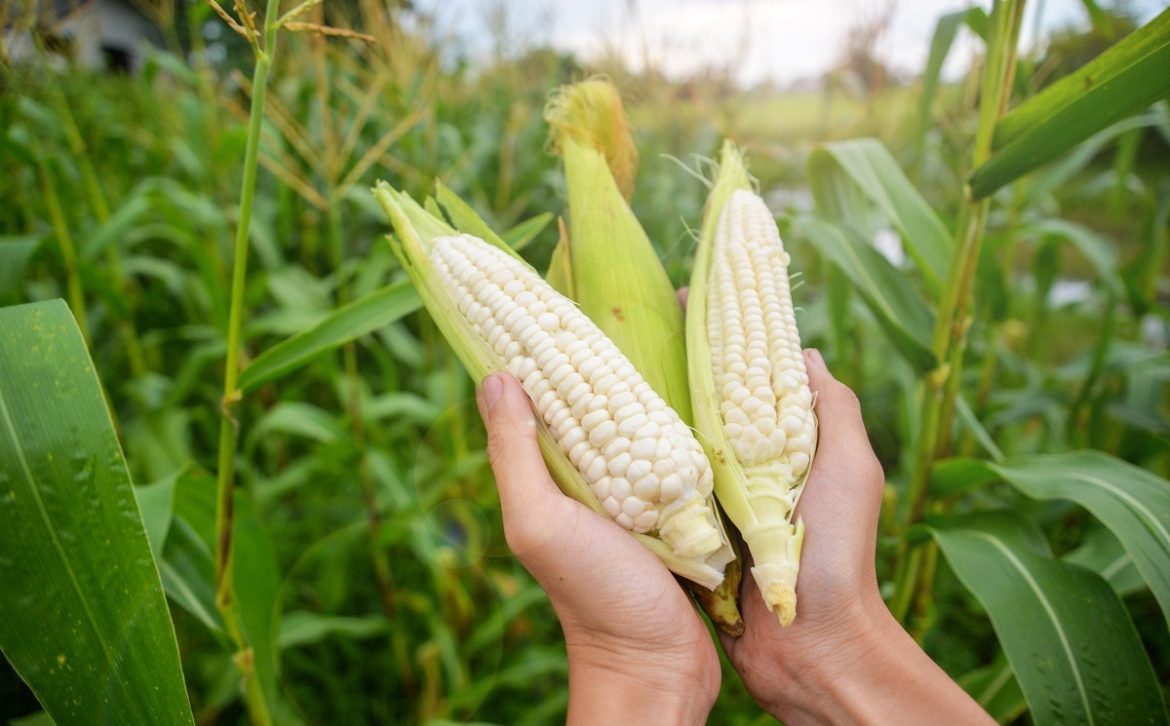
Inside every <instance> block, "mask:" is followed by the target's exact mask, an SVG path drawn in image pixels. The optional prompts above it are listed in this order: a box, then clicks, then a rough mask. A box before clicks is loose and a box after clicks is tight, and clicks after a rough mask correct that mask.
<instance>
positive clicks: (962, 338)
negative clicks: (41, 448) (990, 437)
mask: <svg viewBox="0 0 1170 726" xmlns="http://www.w3.org/2000/svg"><path fill="white" fill-rule="evenodd" d="M1023 12H1024V0H1000V1H997V2H996V3H995V5H994V6H993V8H992V14H991V27H992V29H993V30H992V34H991V38H990V40H989V44H988V48H987V55H986V58H985V59H984V67H983V78H982V88H981V93H980V108H979V125H978V128H977V130H976V134H975V144H974V149H973V151H972V155H971V168H972V169H977V168H979V167H980V166H981V165H982V164H983V163H984V162H985V161H987V159H988V158H990V156H991V144H992V139H993V138H994V136H995V126H996V123H997V122H998V121H999V119H1000V117H1001V116H1003V113H1004V110H1005V109H1006V107H1007V103H1008V100H1009V99H1010V97H1011V87H1012V79H1013V78H1014V76H1015V66H1016V47H1017V45H1018V39H1019V33H1020V21H1021V18H1022V17H1023ZM990 207H991V200H990V198H989V197H984V198H982V199H976V198H975V196H974V195H973V193H972V191H971V188H970V186H969V185H967V186H966V187H965V188H964V192H963V202H962V206H961V208H960V211H959V224H958V234H957V238H958V240H959V248H958V250H957V251H956V254H955V256H954V258H953V259H952V261H951V269H950V274H949V275H948V277H947V284H946V285H944V286H943V288H942V289H943V290H944V291H945V292H944V297H943V299H942V305H941V306H940V308H939V312H938V316H937V318H936V322H935V329H934V339H933V346H932V348H933V352H934V357H935V360H937V361H938V366H937V367H936V368H935V369H934V370H933V371H931V372H930V373H929V374H928V375H927V378H926V382H925V390H924V392H923V396H922V413H921V421H922V436H921V438H920V440H919V442H918V449H917V452H916V458H915V463H914V469H913V473H912V475H911V479H910V486H909V489H908V492H907V510H906V514H905V522H904V524H905V528H904V530H903V531H904V532H905V531H907V530H909V528H911V527H913V526H914V525H916V524H918V523H919V522H921V521H922V519H923V516H924V515H925V514H926V512H927V509H928V506H929V496H928V493H929V485H930V473H931V468H932V467H933V466H934V462H935V461H937V460H939V459H941V458H944V457H946V456H947V455H948V454H949V452H950V449H951V437H952V431H953V426H952V422H953V420H954V413H955V399H956V397H957V396H958V391H959V382H960V380H961V378H962V375H961V374H962V367H963V354H964V352H965V351H966V348H967V333H968V331H969V330H970V327H971V323H972V317H971V298H972V295H971V292H972V286H973V285H974V282H975V271H976V268H977V266H978V263H979V253H980V250H981V249H982V247H983V236H984V231H985V229H986V226H987V214H988V211H989V210H990ZM933 547H934V545H927V546H924V547H918V548H911V547H910V546H909V545H908V544H905V543H904V544H903V551H902V553H901V556H900V557H899V558H898V563H899V566H898V571H897V572H896V573H895V576H894V579H895V589H894V595H893V598H892V599H891V601H890V609H891V611H892V612H893V613H894V615H895V616H896V617H897V618H898V619H899V620H902V621H905V620H906V618H907V615H908V614H909V611H910V607H911V605H912V604H913V602H914V601H915V599H916V597H917V595H918V593H919V592H920V591H928V590H929V589H930V586H931V581H932V580H933V569H934V568H933V562H934V560H935V558H934V556H933V555H932V554H931V552H929V550H931V549H932V548H933Z"/></svg>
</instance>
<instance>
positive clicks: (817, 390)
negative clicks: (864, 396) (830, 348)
mask: <svg viewBox="0 0 1170 726" xmlns="http://www.w3.org/2000/svg"><path fill="white" fill-rule="evenodd" d="M804 361H805V367H806V368H807V369H808V383H809V387H810V388H811V389H812V391H813V393H814V394H816V412H817V419H818V423H817V425H818V429H819V433H818V435H817V458H818V460H819V459H821V458H822V457H824V458H826V459H828V460H830V461H834V460H837V461H840V460H849V459H856V457H857V456H858V455H859V454H863V453H866V452H868V453H869V454H870V455H871V456H872V455H873V447H872V446H870V443H869V436H868V435H867V434H866V433H865V423H864V421H862V418H861V404H860V403H859V402H858V400H857V394H855V393H854V392H853V391H852V390H851V389H850V388H849V386H846V385H845V384H844V383H841V382H840V381H838V380H837V379H836V378H834V377H833V374H832V373H830V372H829V369H828V367H827V366H825V359H824V358H823V357H822V356H821V354H820V351H818V350H816V349H815V348H808V349H806V350H805V351H804Z"/></svg>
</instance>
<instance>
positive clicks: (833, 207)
mask: <svg viewBox="0 0 1170 726" xmlns="http://www.w3.org/2000/svg"><path fill="white" fill-rule="evenodd" d="M808 177H809V183H810V184H811V185H812V192H813V196H814V197H815V199H816V203H817V211H818V212H819V213H820V215H821V216H822V217H824V218H825V219H827V220H828V221H829V222H832V223H833V224H836V225H840V226H842V227H845V228H853V229H855V230H856V231H858V232H861V233H863V234H864V233H865V232H867V230H866V229H865V226H864V225H862V224H860V221H861V220H863V219H865V218H866V216H867V214H866V210H864V209H862V208H860V207H861V205H863V204H872V205H873V206H875V207H876V208H877V209H878V210H880V212H881V214H882V215H883V216H884V217H885V218H886V219H887V220H888V221H889V223H890V224H891V225H893V226H894V228H895V229H897V230H898V233H899V234H900V235H901V237H902V243H903V244H904V245H905V247H906V251H907V252H908V253H909V254H910V257H912V258H913V259H914V261H915V263H917V265H918V269H919V270H920V271H921V272H922V276H923V279H924V280H925V281H926V286H927V288H928V289H929V290H930V291H931V292H932V293H935V294H937V293H938V290H939V288H940V287H941V285H942V281H943V280H944V279H946V275H947V268H948V267H949V265H950V259H951V254H952V253H953V251H954V248H955V243H954V239H953V238H952V237H951V234H950V232H948V231H947V228H946V226H945V225H944V224H943V223H942V220H941V219H939V217H938V215H937V214H935V213H934V210H933V209H931V207H930V205H929V204H927V203H926V200H925V199H923V198H922V195H921V194H919V193H918V190H917V189H915V188H914V185H913V184H911V183H910V180H909V179H907V178H906V175H905V174H904V173H902V169H901V167H899V166H898V162H896V161H894V157H893V156H891V155H890V152H889V151H887V150H886V147H885V146H883V145H882V144H881V142H880V141H877V140H876V139H852V140H849V141H836V142H833V143H830V144H825V145H823V146H821V147H819V148H817V149H816V150H814V151H813V153H812V155H811V156H809V160H808ZM858 192H860V194H858Z"/></svg>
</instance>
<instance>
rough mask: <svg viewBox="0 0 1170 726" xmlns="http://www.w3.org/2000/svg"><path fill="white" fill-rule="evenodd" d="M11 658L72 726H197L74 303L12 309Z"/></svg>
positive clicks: (3, 468) (7, 437) (8, 438)
mask: <svg viewBox="0 0 1170 726" xmlns="http://www.w3.org/2000/svg"><path fill="white" fill-rule="evenodd" d="M0 330H3V331H4V334H3V336H0V582H3V583H4V584H3V587H0V612H3V613H4V615H3V617H2V618H0V649H2V650H3V651H4V654H5V655H6V656H7V657H8V659H9V661H11V662H12V665H13V666H14V667H15V668H16V670H17V672H18V673H20V675H21V677H22V678H23V679H24V680H25V681H26V682H27V683H28V684H29V686H30V687H31V688H32V689H33V692H34V693H36V695H37V698H38V699H39V700H40V702H41V704H42V705H43V706H44V708H45V710H46V711H48V712H49V713H50V715H52V717H53V719H54V720H55V721H56V722H57V723H59V724H74V723H76V724H91V723H127V724H153V723H166V724H191V723H193V720H192V716H191V709H190V706H189V704H188V702H187V692H186V687H185V685H184V683H183V671H182V668H181V666H180V663H179V650H178V645H177V644H176V642H175V633H174V628H173V626H172V624H171V619H170V613H169V612H168V611H167V606H166V600H165V598H164V597H163V590H162V585H161V584H160V582H159V575H158V570H157V569H156V568H155V564H154V559H153V558H152V557H151V551H150V543H149V541H148V540H147V536H146V532H145V530H144V529H143V525H142V519H141V518H140V516H139V512H138V507H137V505H136V504H135V501H134V493H133V491H132V487H131V484H130V476H129V473H128V472H127V470H126V462H125V460H124V459H123V457H122V450H121V448H120V447H119V445H118V440H117V437H116V436H115V434H114V429H113V425H112V423H111V421H110V415H109V412H108V411H107V409H106V406H105V401H104V400H103V398H102V392H101V387H100V385H99V384H98V379H97V376H96V375H95V373H94V367H93V362H92V361H91V360H90V358H89V353H88V352H87V351H86V349H85V343H84V342H83V340H82V338H81V333H80V331H79V330H78V328H77V325H76V323H75V322H74V320H73V318H72V316H71V315H70V313H69V308H68V307H67V306H66V305H65V303H64V302H62V301H59V300H57V301H53V302H45V303H36V304H32V305H20V306H16V307H10V308H4V309H0Z"/></svg>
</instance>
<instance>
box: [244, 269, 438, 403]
mask: <svg viewBox="0 0 1170 726" xmlns="http://www.w3.org/2000/svg"><path fill="white" fill-rule="evenodd" d="M420 307H422V301H421V300H419V298H418V294H417V293H415V291H414V288H413V287H411V285H410V282H409V281H406V280H403V281H401V282H397V283H394V284H393V285H387V286H386V287H384V288H382V289H381V290H378V291H376V292H372V293H370V294H369V295H366V296H365V297H363V298H360V299H358V300H355V301H353V302H352V303H350V304H348V305H345V306H344V307H340V308H338V309H337V310H334V311H333V312H331V313H329V314H328V315H327V316H325V318H324V319H323V320H321V321H320V322H319V323H317V324H316V325H314V326H313V327H312V328H310V329H308V330H305V331H303V332H300V333H297V334H295V335H293V336H291V337H289V338H286V339H284V340H282V341H280V342H279V343H277V344H276V345H274V346H272V347H271V348H269V349H268V350H266V351H264V352H263V353H261V354H260V355H259V356H257V357H256V360H254V361H252V363H251V364H250V365H249V366H248V367H247V368H245V369H244V371H243V373H241V374H240V389H241V390H243V391H250V390H254V389H255V388H257V387H258V386H262V385H264V384H265V383H270V382H272V381H275V380H277V379H279V378H281V377H282V376H284V375H286V374H288V373H291V372H292V371H294V370H296V369H298V368H300V367H301V366H303V365H305V364H307V363H309V362H310V361H312V360H313V359H314V358H316V357H317V356H319V355H322V354H323V353H326V352H328V351H330V350H334V349H336V348H339V347H341V346H343V345H345V344H346V343H348V342H350V341H351V340H355V339H357V338H360V337H362V336H363V335H368V334H369V333H372V332H374V331H375V330H378V329H379V328H382V327H385V326H387V325H389V324H390V323H393V322H394V321H396V320H399V319H401V318H403V317H405V316H406V315H409V314H410V313H412V312H414V311H415V310H418V309H419V308H420Z"/></svg>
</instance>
